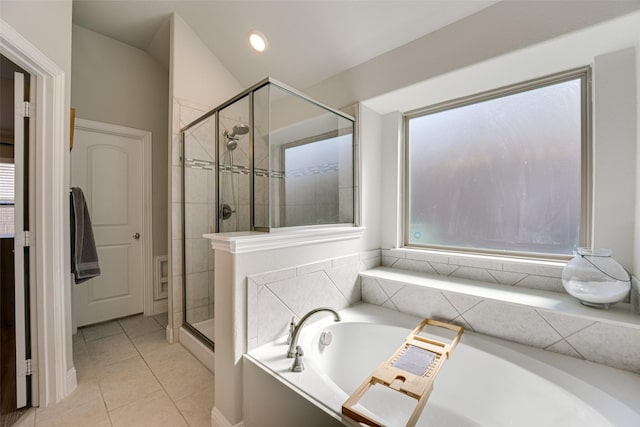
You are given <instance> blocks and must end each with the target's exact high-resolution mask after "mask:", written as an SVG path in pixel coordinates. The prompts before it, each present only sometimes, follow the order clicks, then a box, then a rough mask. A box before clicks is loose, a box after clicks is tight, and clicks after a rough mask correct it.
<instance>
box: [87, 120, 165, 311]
mask: <svg viewBox="0 0 640 427" xmlns="http://www.w3.org/2000/svg"><path fill="white" fill-rule="evenodd" d="M75 129H76V130H84V131H87V132H94V133H103V134H107V135H114V136H121V137H127V138H133V139H137V140H140V141H141V142H142V164H141V165H140V170H141V171H142V235H143V236H146V237H145V238H144V239H142V262H143V268H142V287H143V303H144V306H143V307H144V314H145V315H147V316H150V315H152V314H154V312H153V231H152V230H153V218H152V206H153V200H152V198H153V191H152V179H151V177H152V169H151V141H152V135H151V132H150V131H146V130H141V129H135V128H130V127H125V126H118V125H114V124H110V123H103V122H97V121H93V120H87V119H79V118H76V121H75Z"/></svg>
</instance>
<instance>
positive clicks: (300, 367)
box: [291, 345, 304, 372]
mask: <svg viewBox="0 0 640 427" xmlns="http://www.w3.org/2000/svg"><path fill="white" fill-rule="evenodd" d="M302 356H304V351H302V347H300V346H299V345H298V346H296V358H295V359H294V360H293V366H291V370H292V371H293V372H302V371H304V363H302Z"/></svg>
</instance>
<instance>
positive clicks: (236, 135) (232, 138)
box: [224, 123, 249, 151]
mask: <svg viewBox="0 0 640 427" xmlns="http://www.w3.org/2000/svg"><path fill="white" fill-rule="evenodd" d="M248 133H249V126H247V125H245V124H244V123H240V124H239V125H235V126H234V127H233V129H232V130H231V133H229V131H226V130H225V131H224V136H225V137H226V138H227V149H228V150H231V151H233V150H235V149H236V148H237V147H238V139H240V135H246V134H248Z"/></svg>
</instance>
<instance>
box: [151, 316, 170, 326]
mask: <svg viewBox="0 0 640 427" xmlns="http://www.w3.org/2000/svg"><path fill="white" fill-rule="evenodd" d="M153 318H154V319H156V322H158V323H160V326H162V327H163V328H166V327H167V325H168V324H169V316H168V314H167V313H161V314H156V315H155V316H153Z"/></svg>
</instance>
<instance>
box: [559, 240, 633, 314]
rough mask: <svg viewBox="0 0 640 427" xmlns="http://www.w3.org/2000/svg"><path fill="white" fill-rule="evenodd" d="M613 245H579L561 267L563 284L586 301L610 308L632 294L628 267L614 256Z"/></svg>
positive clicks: (592, 305) (572, 293)
mask: <svg viewBox="0 0 640 427" xmlns="http://www.w3.org/2000/svg"><path fill="white" fill-rule="evenodd" d="M611 255H612V253H611V250H610V249H604V248H598V249H594V248H578V250H577V253H576V256H575V257H573V259H571V261H569V262H568V263H567V265H566V266H565V267H564V269H563V270H562V285H563V286H564V288H565V289H566V291H567V292H568V293H569V294H570V295H571V296H573V297H575V298H577V299H579V300H580V302H581V303H582V304H584V305H587V306H590V307H597V308H609V306H610V305H611V304H615V303H617V302H620V301H622V300H624V299H625V298H626V297H627V295H629V289H630V288H631V280H630V278H629V274H628V273H627V271H626V270H625V269H624V268H623V267H622V266H621V265H620V264H618V262H617V261H616V260H614V259H613V258H612V257H611Z"/></svg>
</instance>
